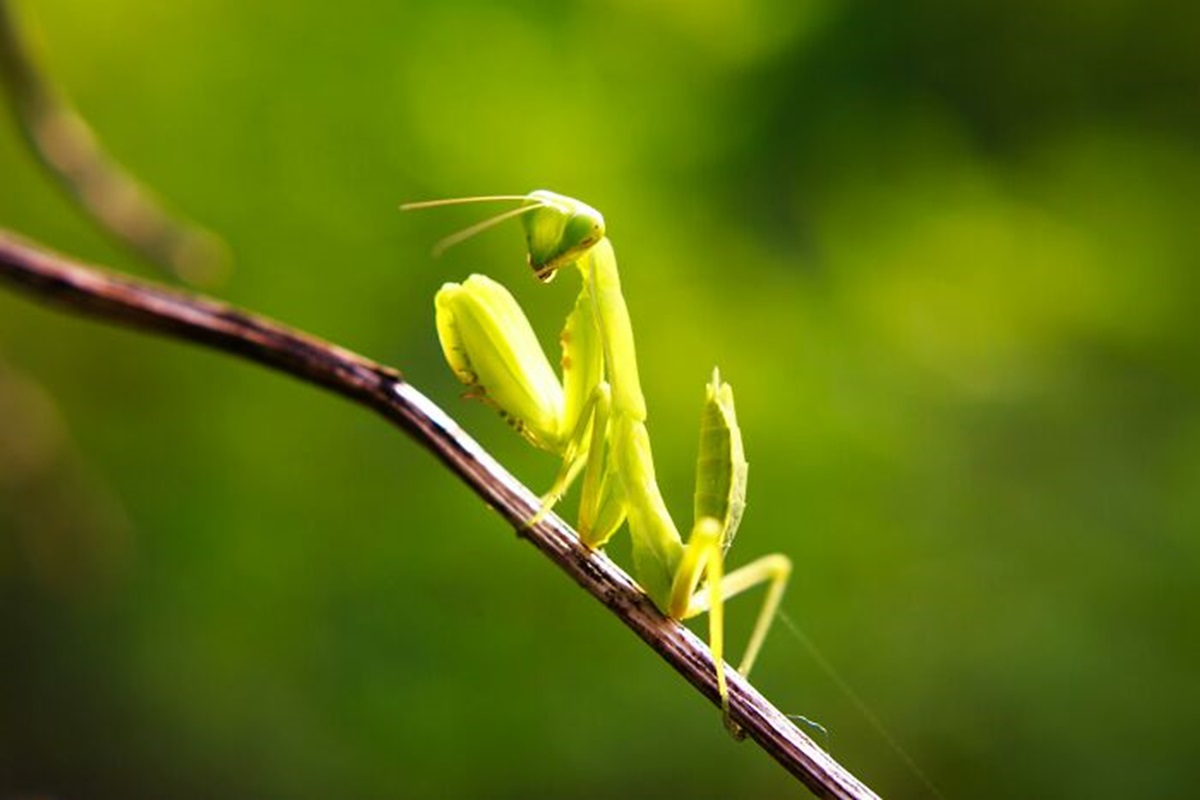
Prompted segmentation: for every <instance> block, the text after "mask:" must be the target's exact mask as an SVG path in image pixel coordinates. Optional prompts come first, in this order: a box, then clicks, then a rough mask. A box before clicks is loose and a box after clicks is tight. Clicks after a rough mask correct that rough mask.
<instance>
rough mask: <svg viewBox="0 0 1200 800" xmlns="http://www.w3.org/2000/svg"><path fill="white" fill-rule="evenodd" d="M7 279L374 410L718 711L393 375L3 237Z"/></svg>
mask: <svg viewBox="0 0 1200 800" xmlns="http://www.w3.org/2000/svg"><path fill="white" fill-rule="evenodd" d="M0 280H3V281H4V282H6V283H8V284H9V285H11V286H12V287H13V288H14V289H16V290H18V291H22V292H24V293H26V294H29V295H31V296H33V297H34V298H35V299H37V300H41V301H43V302H47V303H51V304H54V305H57V306H58V307H60V308H62V309H64V310H66V311H69V312H71V313H76V314H84V315H90V316H94V317H99V318H100V319H103V320H106V321H108V322H113V323H117V324H122V325H128V326H131V327H134V328H140V329H142V330H147V331H151V332H154V333H159V334H165V335H168V336H173V337H176V338H179V339H185V340H188V341H192V342H198V343H200V344H203V345H205V346H207V347H211V348H214V349H216V350H223V351H225V352H228V353H233V354H235V355H239V356H242V357H244V358H248V359H250V360H252V361H256V362H258V363H260V364H263V365H265V366H268V367H271V368H272V369H276V370H279V371H281V372H285V373H287V374H289V375H292V376H294V377H296V378H299V379H301V380H304V381H308V382H309V383H315V384H317V385H318V386H322V387H325V388H326V389H331V390H333V391H335V392H337V393H339V394H342V395H344V396H346V397H348V398H350V399H351V400H353V401H355V402H357V403H360V404H362V405H364V406H366V407H368V408H371V409H374V410H375V411H376V412H377V413H379V414H381V415H382V416H384V417H385V418H387V419H388V420H389V421H391V422H392V423H394V424H396V425H398V426H399V427H401V428H403V429H404V430H405V431H407V432H408V433H409V435H410V436H412V437H413V438H414V439H416V440H417V442H418V443H419V444H420V445H421V446H423V447H425V448H426V449H428V450H430V451H432V452H433V454H434V455H436V456H437V457H438V458H439V459H441V461H442V463H444V464H445V465H446V466H447V467H448V468H449V469H450V470H451V471H452V472H454V473H455V474H456V475H458V476H459V477H460V478H461V479H462V480H463V481H464V482H465V483H466V484H467V485H468V486H470V487H471V489H472V490H473V491H474V492H475V493H476V494H478V495H479V496H480V497H481V498H483V500H484V502H486V503H487V504H488V505H490V506H491V507H492V508H494V509H496V511H498V512H500V515H501V516H503V517H504V518H505V519H506V520H507V521H508V522H509V524H511V525H512V526H513V527H514V528H515V529H516V530H517V532H518V533H520V534H521V535H522V536H524V537H525V538H527V539H528V540H529V542H530V543H531V544H533V545H534V547H536V548H537V549H539V550H541V551H542V552H543V553H544V554H545V555H547V556H548V557H549V558H550V559H551V560H553V561H554V563H556V564H557V565H558V566H559V567H560V568H561V569H562V570H563V571H565V572H566V573H567V574H568V575H570V576H571V577H572V578H573V579H574V580H575V581H576V582H577V583H578V584H579V585H580V586H582V587H583V588H584V589H586V590H587V591H588V592H590V593H591V594H592V595H593V596H595V597H596V599H598V600H599V601H600V602H602V603H604V604H605V605H606V606H608V607H609V608H610V609H611V610H612V611H613V613H614V614H616V615H617V616H618V617H619V618H620V619H621V621H622V622H624V623H625V624H626V625H627V626H629V627H630V628H632V629H633V631H634V632H635V633H636V634H637V635H638V636H640V637H641V638H642V639H643V640H645V641H646V643H647V644H649V645H650V646H651V647H653V648H654V649H655V650H656V651H658V653H659V655H661V656H662V657H663V658H664V659H666V661H667V662H668V663H669V664H670V665H671V666H672V667H674V668H675V670H676V671H677V672H679V674H681V675H682V676H683V677H684V678H686V679H687V680H688V681H689V682H690V683H691V684H692V685H693V686H695V687H696V688H697V689H698V690H699V691H700V692H701V693H702V694H704V695H705V696H706V697H708V699H709V700H710V701H712V702H713V703H714V704H716V705H719V701H718V695H717V686H716V681H715V677H714V673H713V662H712V657H711V655H710V653H709V650H708V647H707V646H705V645H704V643H703V642H701V641H700V640H699V639H698V638H697V637H695V636H694V635H693V634H692V633H691V632H690V631H688V630H687V628H685V627H684V626H682V625H680V624H678V623H676V622H673V621H671V620H669V619H667V618H666V617H664V616H663V615H662V614H661V613H659V611H658V610H657V609H656V608H655V607H654V605H653V603H651V602H650V600H649V598H647V597H646V595H645V594H643V593H642V591H641V590H640V589H639V588H638V587H637V585H636V584H634V582H633V580H632V579H631V578H630V577H629V576H628V575H626V574H625V572H623V571H622V570H621V569H620V568H619V567H617V566H616V565H615V564H613V563H612V562H611V561H609V559H608V558H607V557H606V556H604V554H602V553H595V552H592V551H590V550H588V549H587V548H585V547H583V546H582V545H581V544H580V542H579V538H578V537H577V536H576V534H575V532H574V531H573V530H571V528H570V526H568V525H566V524H565V523H564V522H562V521H561V520H560V519H558V517H556V516H554V515H549V516H548V518H547V519H545V520H544V521H542V522H540V523H538V524H537V525H535V526H533V527H531V528H526V527H525V522H526V521H527V520H529V519H531V518H532V517H533V515H534V513H535V512H536V510H537V508H538V498H537V497H536V496H535V495H534V494H533V493H532V492H530V491H529V490H528V489H527V488H525V487H524V486H522V485H521V484H520V483H519V482H518V481H517V480H516V479H515V478H513V476H512V475H510V474H509V473H508V472H507V471H506V470H505V469H504V468H503V467H501V466H500V465H499V464H498V463H497V462H496V461H495V460H494V459H493V458H492V457H491V456H489V455H488V454H487V453H486V452H484V451H483V449H482V448H481V447H480V446H479V445H478V444H476V443H475V441H474V440H473V439H471V437H469V436H467V435H466V434H465V433H464V432H463V431H462V429H461V428H459V427H458V425H457V424H455V422H454V420H452V419H451V418H450V417H449V416H447V415H446V414H445V412H443V411H442V410H441V409H439V408H438V407H437V406H435V405H434V404H433V403H432V402H430V401H429V400H428V399H427V398H425V397H424V396H423V395H422V394H421V393H420V392H418V391H417V390H416V389H414V388H413V387H412V386H411V385H410V384H408V383H406V382H405V381H404V380H403V379H402V378H401V377H400V375H399V374H398V373H397V372H395V371H394V370H391V369H388V368H387V367H383V366H380V365H379V364H376V363H374V362H372V361H369V360H368V359H366V358H363V357H362V356H359V355H356V354H354V353H351V352H349V351H347V350H343V349H341V348H339V347H336V346H334V345H331V344H328V343H326V342H323V341H321V340H319V339H316V338H314V337H312V336H309V335H307V334H304V333H301V332H299V331H294V330H290V329H288V328H286V327H284V326H282V325H280V324H278V323H276V322H272V321H271V320H269V319H266V318H263V317H259V316H255V315H252V314H248V313H246V312H244V311H239V310H238V309H236V308H233V307H231V306H227V305H224V304H222V303H218V302H215V301H213V300H209V299H207V298H204V297H199V296H195V295H189V294H185V293H183V292H178V291H173V290H168V289H165V288H161V287H158V286H155V285H153V284H150V283H146V282H142V281H137V280H134V279H131V278H127V277H123V276H116V275H112V274H108V273H104V272H101V271H100V270H98V269H95V268H91V267H87V266H84V265H82V264H79V263H77V262H73V261H71V260H68V259H66V258H64V257H62V256H59V255H56V254H54V253H52V252H50V251H48V250H46V249H44V248H42V247H38V246H34V245H31V244H29V243H27V242H23V241H22V240H20V239H18V238H17V237H15V236H13V235H12V234H8V233H5V232H4V231H2V230H0ZM728 672H729V695H730V712H731V714H732V716H733V719H734V721H736V722H737V724H738V725H740V726H741V728H742V729H743V730H744V731H745V732H746V733H747V734H748V735H749V736H750V737H751V738H752V739H754V740H755V741H756V742H758V743H759V744H760V745H761V746H762V748H763V749H764V750H766V751H767V752H768V753H769V754H770V755H771V757H772V758H774V759H775V760H776V761H778V762H779V763H780V764H781V765H783V767H784V768H785V769H787V770H788V771H789V772H791V773H792V774H793V775H795V776H796V777H797V778H799V779H800V780H801V781H802V782H804V784H805V785H806V786H808V787H809V788H810V789H811V790H812V791H813V792H814V793H815V794H817V795H818V796H819V797H830V798H856V799H857V800H862V798H873V797H876V795H875V794H874V793H873V792H871V790H870V789H868V788H867V787H866V786H864V785H863V784H862V783H860V782H859V781H858V780H857V779H856V778H855V777H854V776H853V775H851V774H850V773H849V772H847V771H846V770H845V769H844V768H843V767H842V766H841V765H839V764H838V763H837V762H836V761H834V760H833V758H832V757H830V756H829V755H828V754H827V753H826V752H825V751H823V750H822V749H821V748H820V747H818V746H817V745H816V744H814V743H813V741H812V740H811V739H809V738H808V737H807V736H805V735H804V733H802V732H801V731H800V730H799V729H798V728H797V727H796V726H795V725H794V724H793V723H792V722H791V721H790V720H788V719H787V717H785V716H784V715H783V714H782V713H781V712H780V711H779V710H778V709H777V708H775V707H774V706H773V705H771V704H770V703H769V702H767V700H766V699H765V698H763V696H762V695H760V694H759V693H758V691H756V690H755V689H754V687H752V686H751V685H750V684H749V683H748V682H747V681H746V680H745V679H743V678H742V677H741V676H739V675H738V674H737V673H736V672H734V671H733V670H729V671H728ZM717 724H719V722H718V717H717V715H715V714H714V715H713V725H717Z"/></svg>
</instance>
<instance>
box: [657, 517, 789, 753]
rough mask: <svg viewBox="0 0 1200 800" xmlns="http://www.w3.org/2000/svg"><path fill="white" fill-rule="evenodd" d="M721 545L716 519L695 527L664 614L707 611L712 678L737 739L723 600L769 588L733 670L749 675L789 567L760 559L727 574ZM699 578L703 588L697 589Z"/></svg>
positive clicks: (784, 561)
mask: <svg viewBox="0 0 1200 800" xmlns="http://www.w3.org/2000/svg"><path fill="white" fill-rule="evenodd" d="M721 540H722V531H721V525H720V523H719V522H718V521H717V520H716V519H714V518H712V517H707V518H703V519H701V520H699V521H698V522H697V523H696V527H695V529H694V530H693V531H692V536H691V538H690V539H689V540H688V543H687V547H686V548H685V549H684V553H683V558H682V559H681V560H680V562H679V568H678V570H677V571H676V574H675V581H674V583H673V584H672V586H671V597H670V600H669V603H668V609H667V613H668V614H669V615H670V616H671V617H674V618H675V619H681V620H683V619H690V618H692V617H695V616H698V615H700V614H703V613H704V612H705V611H707V612H708V625H709V633H708V637H709V649H711V650H712V656H713V663H714V665H715V669H716V674H717V691H718V692H719V693H720V696H721V710H722V711H723V712H724V714H725V726H726V727H727V728H729V730H730V732H732V733H733V734H734V735H735V736H738V735H740V729H739V728H738V726H737V725H736V724H735V723H734V722H733V721H732V719H731V718H730V716H729V687H728V685H727V683H726V680H725V601H726V600H728V599H730V598H732V597H735V596H737V595H739V594H741V593H742V592H745V591H746V590H748V589H751V588H753V587H755V586H758V585H759V584H761V583H767V584H769V586H768V589H767V596H766V599H765V600H763V605H762V608H761V609H760V610H759V612H758V619H757V621H756V622H755V624H754V631H753V632H752V633H751V635H750V641H749V643H748V644H747V645H746V652H745V653H744V654H743V656H742V660H741V663H740V664H739V665H738V672H739V673H740V674H741V675H742V676H746V675H749V674H750V670H751V668H753V666H754V662H755V660H757V658H758V653H759V651H760V650H761V649H762V645H763V642H764V641H765V640H766V638H767V632H768V631H769V630H770V628H771V623H772V622H773V621H774V619H775V616H776V614H777V613H778V611H779V604H780V601H781V600H782V599H783V592H784V590H785V589H786V588H787V581H788V577H789V576H790V575H791V572H792V562H791V560H790V559H788V558H787V557H786V556H783V555H778V554H776V555H769V556H763V557H762V558H760V559H758V560H756V561H753V562H751V563H749V564H747V565H746V566H744V567H741V568H739V569H737V570H735V571H734V572H731V573H729V574H728V575H726V574H725V555H724V551H723V548H722V546H721ZM702 578H703V579H705V586H704V587H703V588H702V589H699V590H697V587H698V586H699V584H700V581H701V579H702Z"/></svg>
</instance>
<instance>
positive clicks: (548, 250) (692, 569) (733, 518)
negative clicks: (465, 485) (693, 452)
mask: <svg viewBox="0 0 1200 800" xmlns="http://www.w3.org/2000/svg"><path fill="white" fill-rule="evenodd" d="M493 201H500V202H517V203H519V205H518V206H517V207H516V208H513V209H510V210H508V211H505V212H503V213H500V214H498V215H496V216H494V217H490V218H488V219H485V220H483V221H482V222H479V223H476V224H475V225H472V226H471V227H469V228H467V229H465V230H463V231H460V232H459V233H456V234H453V235H451V236H449V237H447V238H446V239H444V240H442V242H441V243H440V244H439V245H438V247H437V248H436V249H435V253H438V252H440V251H442V250H445V249H446V248H447V247H450V246H451V245H454V244H456V243H458V242H461V241H463V240H464V239H467V238H469V237H471V236H474V235H475V234H477V233H479V232H480V231H483V230H485V229H487V228H490V227H492V226H493V225H496V224H499V223H501V222H504V221H505V220H508V219H512V218H514V217H519V218H520V219H521V220H522V222H523V224H524V229H525V239H526V245H527V258H528V263H529V266H530V267H531V268H532V269H533V272H534V275H535V276H536V277H537V278H538V279H539V280H541V281H543V282H549V281H550V280H551V279H552V278H553V277H554V276H555V275H556V274H557V273H558V271H559V270H561V269H564V268H566V267H570V266H572V265H573V266H575V267H576V268H577V269H578V270H579V273H580V276H581V278H582V283H581V289H580V292H579V297H578V298H577V300H576V301H575V306H574V308H573V310H572V311H571V313H570V314H569V315H568V317H567V321H566V325H565V327H564V328H563V331H562V334H561V336H560V342H561V345H562V357H561V368H562V378H561V380H560V379H559V377H558V376H556V375H555V374H554V370H553V369H552V368H551V366H550V361H549V359H548V358H547V357H546V355H545V353H544V352H543V351H542V349H541V347H540V346H539V344H538V341H537V338H536V336H535V335H534V332H533V329H532V327H531V326H530V324H529V321H528V319H527V318H526V316H525V313H524V312H523V311H522V310H521V308H520V306H519V305H518V304H517V301H516V300H515V299H514V298H513V296H512V295H511V294H510V293H509V292H508V290H507V289H505V288H504V287H503V286H502V285H501V284H499V283H497V282H496V281H494V280H492V279H491V278H488V277H486V276H483V275H472V276H470V277H469V278H467V279H466V280H465V281H463V282H462V283H447V284H445V285H444V286H443V287H442V288H441V290H440V291H438V293H437V296H436V299H435V307H436V313H437V330H438V338H439V340H440V342H441V346H442V350H443V353H444V354H445V357H446V360H447V362H448V363H449V365H450V367H451V369H452V370H453V371H454V374H455V375H456V376H457V377H458V379H459V380H460V381H461V382H462V383H463V384H465V385H466V386H467V387H468V396H472V397H476V398H479V399H481V400H483V401H485V402H487V403H489V404H490V405H492V406H494V407H495V408H496V409H497V410H499V412H500V414H501V415H502V416H503V417H504V418H505V419H506V420H507V421H508V422H509V424H511V425H512V427H513V428H515V429H516V430H517V432H518V433H520V434H521V435H522V436H523V437H524V438H525V439H526V440H528V441H529V442H530V443H531V444H533V445H534V446H536V447H538V448H540V449H542V450H545V451H547V452H549V453H552V454H554V455H556V456H558V457H559V458H560V459H561V460H562V465H561V467H560V469H559V471H558V474H557V476H556V477H555V479H554V483H553V484H552V485H551V487H550V490H549V491H548V492H547V493H546V494H545V495H544V496H543V497H542V507H541V510H540V511H539V512H538V513H537V515H536V516H535V517H534V518H533V519H532V520H531V521H530V524H534V523H536V522H537V521H538V520H539V519H541V518H542V516H543V515H545V514H546V513H548V512H549V511H550V510H551V509H552V508H553V507H554V505H555V504H556V503H557V502H558V500H559V499H560V498H561V497H562V496H563V494H564V493H565V492H566V491H567V489H568V488H569V487H570V486H571V484H572V483H573V482H574V481H575V480H576V479H577V478H578V477H579V474H580V472H582V473H583V479H582V480H583V483H582V490H581V499H580V508H579V518H578V525H577V529H578V532H579V536H580V539H581V541H582V542H583V544H584V545H586V546H587V547H589V548H591V549H593V550H599V549H601V548H603V547H604V545H605V544H606V543H607V542H608V541H609V539H610V538H611V537H612V536H613V535H614V534H615V533H616V532H617V530H618V529H619V528H620V527H621V525H622V523H623V522H625V521H628V523H629V533H630V537H631V539H632V545H633V547H632V552H633V577H634V579H635V580H636V581H637V582H638V584H639V585H640V586H641V587H642V588H643V589H644V590H645V592H646V593H647V594H648V595H649V597H650V598H651V600H652V601H653V602H654V604H655V605H656V606H657V607H658V608H659V610H660V611H662V612H663V613H664V614H666V615H667V616H668V617H671V618H672V619H675V620H686V619H690V618H692V617H695V616H698V615H700V614H703V613H704V612H706V611H707V612H708V615H709V647H710V649H711V651H712V655H713V662H714V663H715V665H716V667H715V669H716V680H717V688H718V691H719V693H720V699H721V707H722V711H723V713H724V717H725V722H726V725H727V726H728V727H729V728H730V730H736V726H734V724H733V722H732V720H731V718H730V712H729V688H728V684H727V681H726V676H725V669H726V666H725V661H724V658H723V655H724V640H725V630H724V603H725V601H726V600H727V599H729V598H732V597H733V596H735V595H738V594H740V593H742V592H744V591H746V590H748V589H751V588H753V587H755V586H758V585H759V584H763V583H766V584H768V588H767V594H766V597H765V599H764V600H763V604H762V607H761V609H760V611H759V613H758V618H757V621H756V622H755V625H754V629H753V632H752V633H751V636H750V640H749V643H748V644H747V646H746V651H745V653H744V655H743V656H742V659H741V662H740V664H739V665H738V668H737V669H738V672H740V673H741V674H742V675H747V674H749V672H750V669H751V668H752V667H753V665H754V662H755V659H756V658H757V657H758V653H759V651H760V650H761V648H762V645H763V641H764V640H765V638H766V635H767V631H768V629H769V628H770V625H771V622H772V620H773V619H774V617H775V615H776V612H777V610H778V608H779V603H780V600H781V599H782V596H783V592H784V589H785V588H786V585H787V580H788V577H789V575H790V574H791V569H792V565H791V561H790V560H789V559H788V558H787V557H786V556H783V555H780V554H774V555H768V556H763V557H761V558H759V559H757V560H756V561H753V562H751V563H750V564H748V565H746V566H744V567H741V568H740V569H737V570H735V571H733V572H730V573H728V574H726V573H725V568H724V559H725V552H726V550H728V548H729V546H730V544H732V542H733V538H734V535H735V534H736V533H737V529H738V525H739V524H740V522H741V517H742V512H743V510H744V508H745V495H746V475H747V462H746V459H745V455H744V449H743V444H742V436H741V430H740V429H739V427H738V424H737V416H736V413H735V410H734V402H733V389H732V388H731V387H730V386H729V384H728V383H725V382H724V381H722V380H721V377H720V374H719V373H718V372H717V370H716V369H714V370H713V376H712V380H711V382H710V383H709V384H708V385H707V387H706V396H705V403H704V408H703V412H702V415H701V425H700V452H699V458H698V461H697V468H696V493H695V498H694V522H693V526H692V530H691V534H690V536H689V537H688V539H687V541H686V543H685V542H684V540H683V538H682V537H681V536H680V535H679V530H678V529H677V528H676V526H675V523H674V521H673V520H672V518H671V514H670V512H668V510H667V506H666V503H665V501H664V500H663V498H662V494H661V493H660V491H659V488H658V483H657V481H656V479H655V473H654V459H653V456H652V454H651V449H650V437H649V433H648V431H647V429H646V401H645V398H644V397H643V395H642V389H641V381H640V379H639V377H638V368H637V355H636V352H635V347H634V339H633V328H632V323H631V321H630V316H629V311H628V308H627V307H626V304H625V298H624V296H623V295H622V293H621V282H620V277H619V275H618V273H617V261H616V256H615V255H614V253H613V247H612V244H611V243H610V242H609V240H608V238H607V236H606V235H605V225H604V218H603V216H601V214H600V212H599V211H597V210H596V209H594V208H592V207H591V206H589V205H587V204H585V203H582V202H580V201H578V200H574V199H572V198H570V197H566V196H564V195H561V194H556V193H554V192H550V191H546V190H538V191H535V192H531V193H529V194H527V195H493V196H487V197H468V198H459V199H452V200H432V201H426V202H418V203H408V204H405V205H403V206H401V208H402V209H405V210H408V209H418V208H431V207H437V206H446V205H456V204H462V203H482V202H493Z"/></svg>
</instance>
